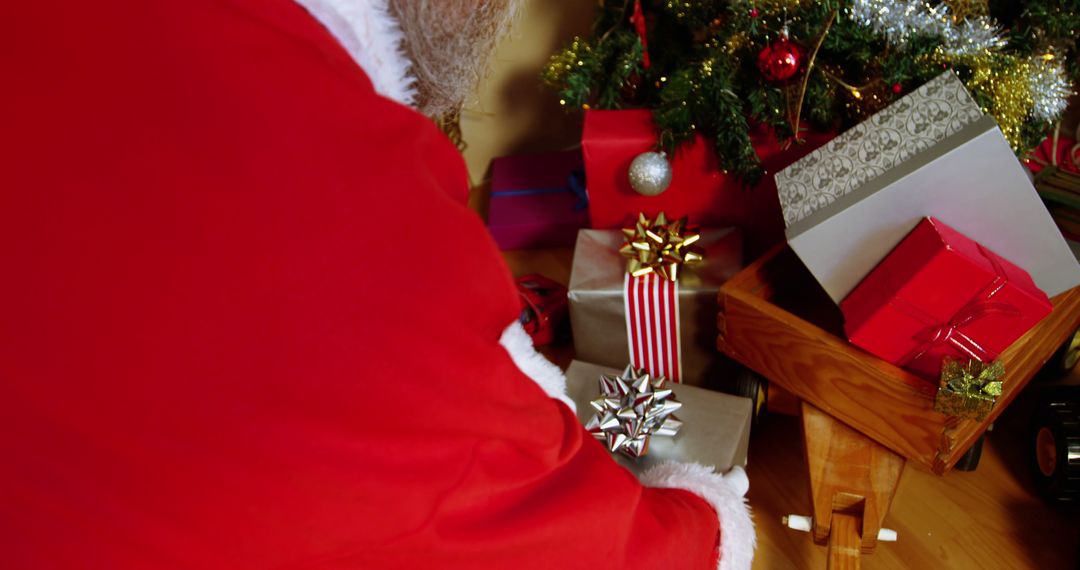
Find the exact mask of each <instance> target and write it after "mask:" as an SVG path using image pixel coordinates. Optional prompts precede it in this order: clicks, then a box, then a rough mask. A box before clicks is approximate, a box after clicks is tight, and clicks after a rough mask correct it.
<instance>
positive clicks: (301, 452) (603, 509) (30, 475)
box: [0, 0, 754, 569]
mask: <svg viewBox="0 0 1080 570" xmlns="http://www.w3.org/2000/svg"><path fill="white" fill-rule="evenodd" d="M511 12H512V8H511V7H510V6H508V5H506V3H505V2H497V1H484V0H453V1H448V0H433V1H431V2H414V1H409V0H400V1H395V2H391V3H390V4H389V5H388V4H387V3H386V0H298V1H295V2H294V1H293V0H261V1H255V0H157V1H155V2H129V1H119V0H96V1H94V2H85V1H80V2H75V1H71V0H56V1H52V2H7V3H4V6H3V8H0V16H2V20H3V21H4V22H5V23H6V24H7V25H6V26H5V32H4V49H3V50H0V53H2V55H0V58H2V59H3V67H2V68H3V69H4V88H3V89H2V90H0V93H2V94H0V102H2V105H0V108H2V109H3V110H2V113H3V125H4V127H3V132H4V137H3V138H4V141H5V143H6V144H5V145H4V146H5V149H4V150H3V153H2V157H3V158H0V177H2V178H0V181H2V182H0V261H2V263H3V279H0V462H2V464H3V468H0V527H2V532H0V537H2V538H0V550H2V552H3V554H2V556H3V559H4V565H5V566H6V567H9V568H34V569H38V568H110V569H116V568H199V569H210V568H309V567H320V568H469V569H475V568H544V569H550V568H660V567H665V568H680V569H682V568H714V567H717V565H719V567H720V568H731V569H735V568H748V567H749V565H750V560H751V555H752V551H753V541H754V538H753V528H752V525H751V522H750V518H749V514H748V512H747V510H746V506H745V504H744V500H743V498H742V496H743V494H744V493H745V491H746V482H745V476H744V475H743V474H742V472H741V471H739V470H737V471H736V472H734V473H731V474H728V475H725V476H721V475H719V474H716V473H713V472H712V471H711V470H710V469H709V468H707V467H703V466H700V465H692V464H668V465H664V466H661V467H659V468H656V469H655V470H653V471H652V472H650V473H648V474H647V475H645V476H644V477H643V479H644V480H642V481H638V480H637V479H635V478H634V477H633V476H632V475H631V474H630V473H629V472H627V471H625V470H624V469H622V468H621V467H619V466H618V465H616V464H615V463H614V462H613V461H612V460H611V458H610V457H609V456H608V453H607V451H606V450H605V449H604V448H603V447H602V446H601V445H599V444H598V442H596V441H595V440H593V439H592V438H591V437H589V436H588V434H586V433H585V432H584V431H583V430H582V428H581V426H580V425H579V424H578V422H577V419H576V417H575V415H574V413H573V411H572V410H571V406H572V404H570V402H568V401H567V399H566V398H565V396H564V394H563V392H562V390H563V388H564V381H563V378H562V376H561V374H560V373H559V371H558V369H557V368H555V367H554V366H552V365H551V364H549V363H547V362H546V361H544V360H543V359H542V358H541V357H539V356H537V355H536V353H535V352H534V351H533V350H532V347H531V346H530V344H529V341H528V337H527V336H526V335H525V334H524V332H523V331H522V330H521V329H520V328H519V327H518V326H517V325H514V324H511V323H514V322H515V317H516V316H517V313H518V304H517V303H518V301H517V296H516V294H515V289H514V286H513V282H512V279H511V276H510V274H509V273H508V271H507V269H506V267H505V266H504V265H503V263H502V261H501V258H500V256H499V253H498V251H497V250H496V248H495V247H494V246H493V244H492V241H491V239H490V238H489V236H488V235H487V233H486V231H485V229H484V227H483V225H482V224H481V223H480V221H479V220H478V219H477V217H476V216H475V215H474V214H473V213H472V212H471V211H470V210H469V209H467V208H466V206H465V198H466V194H467V191H468V187H467V177H466V172H465V168H464V165H463V163H462V160H461V158H460V156H459V155H458V153H457V152H456V150H455V148H454V147H453V146H452V145H451V143H450V142H449V141H448V140H447V139H446V137H444V136H443V135H442V133H441V132H439V130H438V129H437V128H436V127H435V126H434V125H433V124H432V122H431V121H430V120H429V119H428V118H426V117H424V115H423V114H421V113H419V112H417V110H416V107H418V108H419V109H421V110H422V111H425V112H427V113H429V114H431V115H440V114H443V113H445V112H447V111H452V110H453V109H455V108H456V107H457V106H459V105H460V103H461V101H462V99H463V97H464V95H465V94H467V93H468V92H469V90H470V89H471V88H472V87H474V85H475V81H476V79H477V78H478V77H479V72H478V69H479V68H478V67H477V65H476V64H477V63H478V62H482V61H483V60H484V59H485V58H484V57H482V55H483V54H484V53H486V52H488V51H490V49H491V47H492V44H493V42H494V39H495V38H496V37H497V35H498V33H499V32H500V31H501V30H503V29H504V28H505V27H506V23H507V22H508V18H509V17H510V14H511ZM530 378H531V379H532V380H530Z"/></svg>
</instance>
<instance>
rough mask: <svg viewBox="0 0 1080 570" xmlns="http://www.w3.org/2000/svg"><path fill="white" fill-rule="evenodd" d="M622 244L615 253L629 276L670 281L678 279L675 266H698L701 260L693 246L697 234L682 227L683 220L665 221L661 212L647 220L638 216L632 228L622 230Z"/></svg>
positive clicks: (701, 257) (697, 237) (696, 239)
mask: <svg viewBox="0 0 1080 570" xmlns="http://www.w3.org/2000/svg"><path fill="white" fill-rule="evenodd" d="M623 236H624V237H625V238H626V242H625V243H624V244H623V246H622V247H621V248H619V253H621V254H622V255H623V256H624V257H626V258H627V259H628V260H629V261H628V262H627V264H626V271H627V273H629V274H630V275H631V276H633V277H641V276H642V275H648V274H649V273H656V274H657V275H660V276H661V277H663V278H665V279H668V280H670V281H676V280H678V278H679V267H681V266H683V265H686V266H692V265H698V264H700V263H701V262H702V261H703V260H704V259H705V258H704V255H703V254H702V251H701V249H700V248H698V247H695V246H694V244H695V243H697V241H698V240H700V239H701V234H699V233H697V232H696V231H691V230H689V229H687V227H686V218H685V217H683V218H680V219H678V220H675V221H668V219H667V216H666V215H665V214H664V212H660V213H659V214H657V216H656V218H655V219H649V218H647V217H646V216H645V214H643V213H642V214H638V221H637V224H635V225H634V227H633V228H624V229H623Z"/></svg>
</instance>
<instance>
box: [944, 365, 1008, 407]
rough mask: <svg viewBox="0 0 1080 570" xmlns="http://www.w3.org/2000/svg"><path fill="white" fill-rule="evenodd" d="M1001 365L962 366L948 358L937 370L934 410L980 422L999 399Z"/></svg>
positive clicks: (1003, 369)
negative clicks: (937, 385) (938, 379)
mask: <svg viewBox="0 0 1080 570" xmlns="http://www.w3.org/2000/svg"><path fill="white" fill-rule="evenodd" d="M1004 376H1005V365H1003V364H1002V363H1001V361H1000V360H995V361H993V362H991V363H983V362H979V361H978V360H970V361H968V363H967V364H962V363H961V362H960V361H959V360H956V359H952V358H948V359H946V360H945V362H944V364H942V366H941V385H940V387H939V388H938V393H937V396H936V397H935V398H934V409H935V410H937V411H939V412H941V413H943V414H946V415H950V416H957V417H961V418H968V419H972V420H982V419H985V418H986V416H987V415H988V414H989V413H990V410H992V409H994V404H995V403H996V402H997V399H998V396H1000V395H1001V387H1002V379H1003V377H1004Z"/></svg>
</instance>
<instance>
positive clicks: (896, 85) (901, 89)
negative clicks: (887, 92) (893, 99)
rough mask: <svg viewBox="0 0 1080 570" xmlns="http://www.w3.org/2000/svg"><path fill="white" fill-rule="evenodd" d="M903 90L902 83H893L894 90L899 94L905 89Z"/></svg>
mask: <svg viewBox="0 0 1080 570" xmlns="http://www.w3.org/2000/svg"><path fill="white" fill-rule="evenodd" d="M903 90H904V86H903V85H900V84H899V83H893V84H892V92H893V93H896V94H897V95H899V94H900V92H901V91H903Z"/></svg>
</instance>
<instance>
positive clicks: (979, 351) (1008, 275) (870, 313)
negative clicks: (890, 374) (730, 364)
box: [840, 218, 1052, 382]
mask: <svg viewBox="0 0 1080 570" xmlns="http://www.w3.org/2000/svg"><path fill="white" fill-rule="evenodd" d="M1051 308H1052V307H1051V305H1050V300H1049V299H1048V298H1047V296H1046V294H1045V293H1043V292H1042V291H1041V290H1040V289H1039V288H1038V287H1036V286H1035V282H1034V281H1032V279H1031V276H1030V275H1028V273H1027V272H1026V271H1024V270H1023V269H1021V268H1019V267H1017V266H1016V265H1014V264H1012V263H1010V262H1009V261H1007V260H1005V259H1003V258H1002V257H1000V256H998V255H997V254H995V253H994V252H992V251H989V250H987V249H986V248H984V247H982V246H981V245H979V244H977V243H975V242H974V241H972V240H970V239H968V238H966V237H964V236H963V235H962V234H960V232H957V231H956V230H954V229H952V228H950V227H949V226H946V225H945V224H943V223H941V221H939V220H936V219H934V218H924V219H923V220H922V221H921V222H919V225H917V226H916V227H915V229H914V230H912V231H911V233H910V234H908V235H907V237H905V238H904V239H903V241H901V242H900V244H899V245H897V246H896V248H895V249H893V250H892V251H891V252H890V253H889V255H888V256H886V257H885V259H884V260H882V261H881V263H879V264H878V265H877V267H875V268H874V269H873V271H871V272H870V274H869V275H867V276H866V278H864V279H863V280H862V282H860V283H859V285H858V286H857V287H856V288H855V289H854V290H853V291H852V292H851V294H849V295H848V296H847V297H846V298H845V299H844V300H843V301H841V302H840V310H841V311H843V313H844V319H845V324H844V328H845V330H846V332H847V335H848V338H849V339H850V340H851V342H853V343H854V344H856V345H858V346H860V347H862V348H863V349H865V350H867V351H868V352H871V353H873V354H875V355H877V356H879V357H881V358H883V359H885V360H888V361H889V362H892V363H893V364H896V365H898V366H900V367H902V368H905V369H907V370H909V371H911V372H912V373H914V374H917V375H919V376H922V377H923V378H926V379H927V380H930V381H932V382H937V378H938V376H939V375H940V373H941V362H942V359H943V358H944V357H946V356H954V357H957V358H961V359H963V360H967V359H968V358H974V359H977V360H981V361H983V362H987V361H990V360H993V359H994V358H996V357H997V356H998V354H1000V353H1001V351H1003V350H1005V349H1006V348H1008V346H1009V345H1010V344H1012V343H1013V341H1015V340H1016V339H1017V338H1019V337H1020V336H1021V335H1023V334H1024V333H1025V332H1027V331H1028V329H1030V328H1031V327H1033V326H1035V324H1036V323H1038V322H1039V321H1040V320H1041V319H1042V318H1043V317H1045V316H1046V315H1048V314H1050V310H1051Z"/></svg>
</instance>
